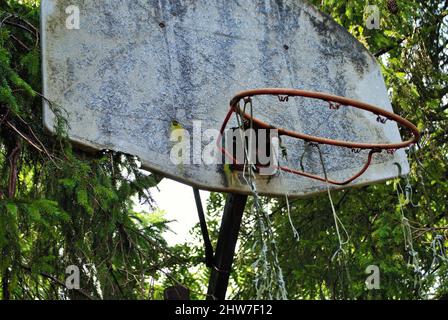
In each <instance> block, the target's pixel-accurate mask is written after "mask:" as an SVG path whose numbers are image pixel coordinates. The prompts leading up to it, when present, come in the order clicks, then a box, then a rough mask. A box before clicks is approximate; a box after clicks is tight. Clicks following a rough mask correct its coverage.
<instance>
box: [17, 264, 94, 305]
mask: <svg viewBox="0 0 448 320" xmlns="http://www.w3.org/2000/svg"><path fill="white" fill-rule="evenodd" d="M20 267H21V268H22V269H24V270H26V271H28V272H30V273H32V270H31V268H30V267H27V266H25V265H20ZM39 275H41V276H42V277H44V278H47V279H49V280H51V281H53V282H54V283H56V284H58V285H60V286H61V287H64V288H65V289H66V290H74V291H76V292H79V293H80V294H81V295H83V296H84V297H86V298H87V299H89V300H97V299H96V298H95V297H92V296H91V295H90V294H88V293H87V292H85V291H84V290H82V289H70V288H68V287H67V286H66V284H65V283H64V282H62V281H61V280H59V279H58V278H56V277H54V276H52V275H50V274H48V273H46V272H39Z"/></svg>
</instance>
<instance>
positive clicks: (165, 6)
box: [42, 0, 409, 196]
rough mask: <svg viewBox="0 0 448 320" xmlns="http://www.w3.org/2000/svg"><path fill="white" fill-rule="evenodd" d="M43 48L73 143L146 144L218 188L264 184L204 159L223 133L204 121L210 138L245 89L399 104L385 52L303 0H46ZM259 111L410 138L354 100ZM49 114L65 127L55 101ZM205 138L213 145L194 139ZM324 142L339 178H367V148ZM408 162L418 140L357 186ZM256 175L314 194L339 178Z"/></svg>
mask: <svg viewBox="0 0 448 320" xmlns="http://www.w3.org/2000/svg"><path fill="white" fill-rule="evenodd" d="M69 6H76V7H78V8H79V29H73V28H72V27H73V24H70V22H73V20H71V19H72V18H73V16H72V15H73V14H76V10H75V11H73V10H67V11H66V9H67V7H69ZM71 8H73V7H71ZM67 20H68V22H67ZM67 23H68V25H67ZM68 27H69V28H68ZM42 47H43V48H42V49H43V50H42V51H43V77H44V94H45V96H46V97H47V98H48V99H50V100H51V101H54V102H55V103H56V104H57V105H60V106H61V107H63V108H64V109H65V110H66V111H67V112H68V116H69V119H68V120H69V123H70V132H69V134H70V137H71V139H72V140H73V141H75V142H77V143H79V144H81V145H83V146H85V147H88V148H93V149H98V150H101V149H112V150H116V151H121V152H125V153H129V154H133V155H136V156H138V157H140V159H141V160H142V163H143V166H144V167H145V168H147V169H150V170H152V171H155V172H158V173H162V174H164V175H165V176H167V177H170V178H173V179H175V180H178V181H181V182H184V183H187V184H190V185H194V186H198V187H200V188H203V189H207V190H217V191H225V192H240V193H249V192H250V189H249V188H248V186H247V185H246V183H245V181H244V179H242V178H241V173H238V172H234V173H233V175H234V177H233V178H232V179H229V178H228V177H226V175H225V173H224V171H223V166H222V165H220V164H211V165H208V164H205V163H197V160H196V162H195V161H194V159H193V158H196V159H197V157H198V153H200V152H201V150H202V148H204V147H205V146H207V145H209V144H210V141H207V139H204V140H203V141H202V142H199V143H198V142H197V141H198V140H197V137H198V132H193V127H194V124H196V125H198V124H200V126H201V129H200V130H199V135H200V132H205V131H206V130H209V129H214V130H219V128H220V126H221V124H222V122H223V119H224V117H225V115H226V113H227V111H228V108H229V101H230V99H231V98H232V96H233V95H234V94H236V93H237V92H239V91H242V90H246V89H255V88H263V87H274V88H279V87H285V88H297V89H305V90H314V91H323V92H326V93H330V94H335V95H339V96H344V97H348V98H353V99H357V100H361V101H364V102H366V103H370V104H373V105H376V106H379V107H381V108H384V109H386V110H389V111H391V110H392V107H391V104H390V102H389V99H388V94H387V90H386V87H385V84H384V80H383V77H382V75H381V72H380V67H379V66H378V64H377V62H376V60H375V58H374V57H373V56H372V55H371V54H369V52H368V51H367V50H366V49H365V48H364V47H363V46H362V45H361V44H360V43H359V42H358V41H357V40H356V39H355V38H353V37H352V36H351V35H350V34H349V33H348V32H347V31H346V30H345V29H344V28H342V27H341V26H339V25H338V24H336V23H335V22H334V21H333V20H332V19H331V18H330V17H328V16H327V15H325V14H323V13H321V12H319V11H318V10H317V9H315V8H314V7H313V6H311V5H309V4H308V3H306V2H305V1H301V0H270V1H265V0H251V1H239V0H226V1H224V0H207V1H199V0H157V1H156V0H129V1H116V0H102V1H97V0H69V1H65V0H42ZM291 100H292V99H291ZM254 115H255V116H256V117H258V118H259V119H262V120H264V121H266V122H269V123H271V124H273V125H275V126H281V127H284V128H289V129H293V130H296V131H300V132H305V133H308V134H313V135H318V136H321V137H327V138H334V139H340V140H351V141H359V142H398V141H401V137H400V133H399V130H398V127H397V125H396V124H395V123H394V122H391V121H389V122H387V123H386V124H379V123H378V122H377V121H376V117H375V116H374V115H372V114H369V113H367V112H364V111H358V110H355V109H352V108H341V109H340V110H329V109H328V107H326V106H325V104H322V101H315V100H314V101H313V100H309V99H294V100H293V101H290V102H289V103H288V104H284V103H283V104H282V103H281V102H279V101H278V100H275V99H271V100H268V98H265V99H264V98H261V99H258V100H257V99H254ZM44 119H45V125H46V126H47V127H48V128H49V129H50V130H52V128H53V126H54V122H55V118H54V115H53V113H52V112H51V111H50V108H49V106H48V105H45V106H44ZM173 123H179V126H180V127H182V128H184V129H186V130H188V132H189V133H190V138H191V146H192V152H191V153H192V154H191V162H192V164H181V165H177V164H175V163H173V162H172V161H171V159H170V152H171V149H172V147H173V144H174V143H175V142H173V141H170V135H171V132H172V129H173ZM194 138H195V139H196V140H195V141H193V140H194ZM284 143H285V145H286V147H287V150H288V160H285V161H287V162H288V165H289V166H291V167H298V166H299V162H300V160H299V159H300V158H301V155H302V154H303V152H304V151H303V150H304V143H303V141H297V140H292V139H291V140H287V141H285V142H284ZM198 144H199V151H198V150H197V148H196V149H195V150H193V149H194V148H193V146H194V145H195V146H198ZM193 151H194V152H193ZM322 152H323V154H324V158H325V164H326V167H327V171H328V173H329V176H330V177H331V178H333V179H344V178H347V177H349V176H350V175H353V173H354V172H356V171H358V170H359V169H360V167H361V166H362V165H363V164H364V162H365V161H366V157H367V151H362V152H360V153H352V152H351V151H350V150H347V149H344V148H336V147H326V146H322ZM303 159H304V160H303V163H302V164H303V165H304V169H305V170H306V171H308V172H312V173H320V174H321V173H322V170H323V169H322V166H321V163H320V162H319V157H318V154H317V153H316V151H312V150H311V151H308V152H306V154H305V155H304V157H303ZM193 162H194V163H193ZM394 163H398V164H399V165H400V166H401V168H402V173H403V174H406V173H407V172H408V171H409V166H408V163H407V160H406V155H405V152H404V151H398V152H396V153H395V154H394V155H389V154H385V153H382V154H378V155H375V158H374V162H373V164H372V165H371V167H370V168H369V169H368V171H367V172H366V173H365V174H364V175H363V176H362V177H360V178H359V179H357V180H356V181H355V182H353V183H352V185H360V184H367V183H373V182H376V181H383V180H386V179H390V178H392V177H395V176H397V175H398V169H397V166H395V165H394ZM256 181H257V188H258V191H259V192H260V193H261V194H267V195H283V194H289V195H291V196H304V195H309V194H313V193H317V192H320V191H323V190H325V188H326V186H325V184H324V183H322V182H318V181H313V180H310V179H307V178H304V177H300V176H295V175H291V174H287V173H283V174H278V175H275V176H270V177H259V179H257V180H256Z"/></svg>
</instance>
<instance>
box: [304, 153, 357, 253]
mask: <svg viewBox="0 0 448 320" xmlns="http://www.w3.org/2000/svg"><path fill="white" fill-rule="evenodd" d="M313 145H314V144H313ZM314 146H315V147H316V148H317V151H318V152H319V159H320V163H321V165H322V170H323V172H324V177H325V181H326V187H327V194H328V199H329V200H330V205H331V211H332V212H333V219H334V224H335V227H336V234H337V236H338V241H339V248H338V249H337V250H336V252H335V253H334V254H333V256H332V257H331V260H334V258H335V257H336V256H337V255H339V254H340V253H342V254H345V250H344V246H345V245H346V244H348V243H349V241H350V235H349V234H348V232H347V229H346V228H345V226H344V224H343V223H342V221H341V219H339V216H338V214H337V212H336V209H335V206H334V203H333V197H332V196H331V190H330V183H329V182H328V175H327V169H326V167H325V162H324V158H323V155H322V151H321V150H320V147H319V145H318V144H316V145H314ZM339 227H341V229H342V231H343V232H344V233H345V236H346V238H345V240H343V239H342V236H341V232H340V229H339Z"/></svg>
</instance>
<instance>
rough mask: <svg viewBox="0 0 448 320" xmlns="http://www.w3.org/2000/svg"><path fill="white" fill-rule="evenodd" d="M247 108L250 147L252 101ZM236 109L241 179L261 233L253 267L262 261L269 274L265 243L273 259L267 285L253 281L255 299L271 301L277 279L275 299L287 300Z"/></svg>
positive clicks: (273, 243) (256, 280)
mask: <svg viewBox="0 0 448 320" xmlns="http://www.w3.org/2000/svg"><path fill="white" fill-rule="evenodd" d="M247 106H249V109H250V114H251V120H250V125H249V127H250V135H249V140H250V141H249V143H248V144H249V145H252V143H251V139H253V132H254V131H253V121H252V118H253V108H252V100H251V99H250V98H249V99H247V100H245V101H244V110H246V107H247ZM238 109H239V110H240V112H238V113H237V114H236V115H237V116H236V118H237V123H238V127H239V129H240V130H239V131H240V138H241V141H242V143H243V146H244V160H245V161H244V166H243V178H244V180H245V182H246V183H247V184H248V185H249V186H250V188H251V193H252V195H253V197H254V203H253V205H252V208H251V213H252V214H253V213H254V211H256V217H257V220H258V225H259V228H260V233H261V253H260V257H259V259H257V261H256V262H255V263H254V266H255V267H257V266H258V265H259V262H260V260H261V259H262V261H263V262H264V263H263V268H264V269H265V271H267V272H269V264H268V246H267V243H270V244H271V251H272V257H273V259H274V266H273V267H274V270H271V272H269V274H270V275H273V276H268V277H266V278H263V279H267V281H268V283H263V282H261V285H260V280H259V279H258V278H256V279H255V284H256V287H257V298H262V296H261V295H262V294H263V292H265V291H266V292H268V295H269V298H271V299H272V298H273V296H272V294H271V291H270V290H269V289H270V288H272V287H273V281H274V278H277V279H276V281H277V282H278V284H279V286H278V289H279V290H278V291H277V299H283V300H287V299H288V297H287V292H286V287H285V282H284V278H283V272H282V269H281V268H280V263H279V260H278V254H277V253H278V250H277V245H276V243H275V241H274V240H273V239H269V236H271V237H272V234H273V231H272V229H271V221H270V219H269V216H268V215H267V214H266V212H265V211H264V210H263V207H262V205H261V201H260V196H259V194H258V191H257V188H256V184H255V181H254V178H255V170H254V168H255V165H254V164H251V163H250V161H249V159H251V158H252V157H251V155H252V154H251V153H249V150H248V148H247V146H246V143H245V137H244V136H243V134H242V132H243V131H244V117H243V114H242V113H241V108H238ZM251 151H252V150H251ZM248 155H249V157H248ZM246 174H248V177H246ZM254 209H255V210H254ZM263 221H264V222H263ZM265 237H267V238H268V239H265ZM259 275H260V276H261V274H259Z"/></svg>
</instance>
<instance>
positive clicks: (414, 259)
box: [396, 178, 421, 292]
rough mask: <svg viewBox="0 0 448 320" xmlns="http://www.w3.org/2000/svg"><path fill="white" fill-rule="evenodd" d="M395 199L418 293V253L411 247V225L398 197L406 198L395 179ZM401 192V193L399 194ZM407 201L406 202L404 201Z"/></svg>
mask: <svg viewBox="0 0 448 320" xmlns="http://www.w3.org/2000/svg"><path fill="white" fill-rule="evenodd" d="M396 191H397V197H398V206H399V209H400V213H401V226H402V229H403V238H404V247H405V251H406V252H407V253H408V254H409V258H408V264H410V265H412V267H413V269H414V273H415V278H414V288H417V285H418V287H419V288H418V291H419V292H420V287H421V279H420V274H419V273H420V271H421V268H420V264H419V261H418V252H417V251H415V250H414V245H413V241H412V236H413V235H412V229H411V224H410V223H409V219H408V218H407V217H406V215H405V213H404V209H403V207H404V205H405V204H404V203H402V201H401V197H400V195H404V196H406V194H405V193H404V192H403V188H402V187H401V183H400V179H399V178H398V179H397V188H396ZM400 192H401V193H400ZM406 201H407V200H406Z"/></svg>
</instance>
